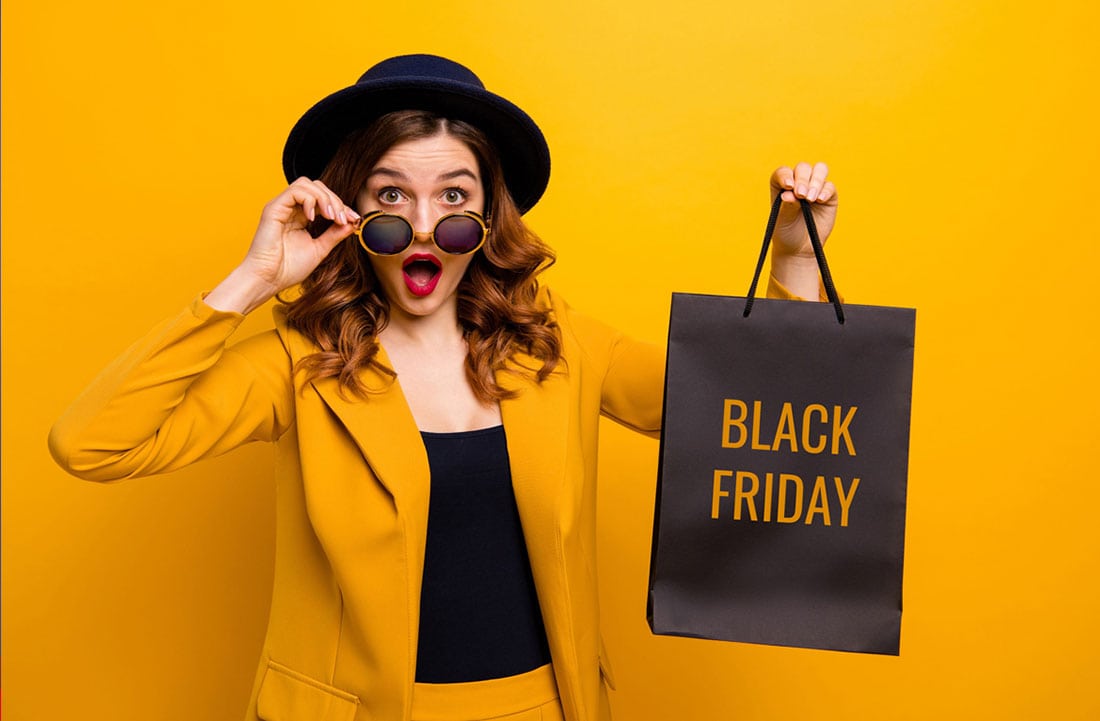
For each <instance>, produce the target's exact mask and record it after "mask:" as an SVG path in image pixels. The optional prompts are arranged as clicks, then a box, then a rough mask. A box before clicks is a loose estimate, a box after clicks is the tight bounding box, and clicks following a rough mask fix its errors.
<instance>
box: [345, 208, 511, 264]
mask: <svg viewBox="0 0 1100 721" xmlns="http://www.w3.org/2000/svg"><path fill="white" fill-rule="evenodd" d="M382 217H388V218H400V219H401V220H402V221H404V223H405V225H406V226H408V228H409V231H410V235H409V242H408V245H406V246H405V247H404V248H402V249H401V250H398V251H396V252H393V253H379V252H378V251H376V250H372V249H371V248H370V247H368V246H367V244H366V242H365V241H364V240H363V228H365V227H367V223H369V222H371V221H372V220H375V219H377V218H382ZM464 217H469V218H473V219H474V220H476V221H477V224H478V225H480V226H481V241H480V242H479V243H478V244H477V245H476V246H475V247H473V248H471V249H470V250H467V251H463V252H461V253H455V252H452V251H449V250H447V249H446V248H444V247H443V246H441V245H440V244H439V242H438V241H437V240H436V239H435V231H436V229H437V228H438V227H439V224H440V223H442V222H443V221H445V220H447V219H448V218H464ZM489 229H490V226H489V221H488V220H487V219H486V218H484V217H483V216H482V215H481V213H478V212H475V211H473V210H463V211H462V212H460V213H447V214H446V215H444V216H443V217H441V218H440V219H439V220H437V221H435V225H433V226H432V232H431V237H432V244H433V245H435V247H437V248H439V250H440V251H442V252H444V253H446V254H447V255H470V254H471V253H476V252H477V251H478V250H480V249H481V246H483V245H485V241H486V240H487V239H488V238H489ZM355 236H356V237H357V238H359V245H360V247H362V248H363V250H365V251H367V252H368V253H370V254H371V255H376V256H378V257H380V258H388V257H392V256H394V255H399V254H401V253H403V252H405V250H407V249H408V247H409V246H410V245H412V244H413V241H415V240H416V228H414V227H413V224H412V223H411V222H409V219H408V218H406V217H405V216H403V215H401V214H400V213H387V212H386V211H384V210H372V211H371V212H369V213H367V214H366V215H364V216H363V217H362V218H361V219H360V220H359V223H358V224H357V225H356V227H355Z"/></svg>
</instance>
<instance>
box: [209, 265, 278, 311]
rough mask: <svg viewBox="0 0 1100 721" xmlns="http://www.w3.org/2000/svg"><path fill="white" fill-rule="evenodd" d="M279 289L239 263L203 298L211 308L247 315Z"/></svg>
mask: <svg viewBox="0 0 1100 721" xmlns="http://www.w3.org/2000/svg"><path fill="white" fill-rule="evenodd" d="M278 291H279V289H278V288H275V287H274V286H273V285H272V284H271V283H269V282H267V281H264V280H263V279H261V278H259V277H257V276H256V275H255V274H253V273H250V272H249V271H248V270H247V269H246V268H245V267H244V266H243V265H239V266H237V267H236V268H234V269H233V271H232V272H231V273H230V274H229V275H228V276H226V277H225V279H224V280H223V281H222V282H221V283H218V285H217V286H216V287H215V288H214V290H212V291H210V293H209V294H207V296H206V298H204V299H203V300H204V301H205V302H206V304H207V305H209V306H210V307H211V308H214V309H216V310H221V311H229V312H233V313H241V314H245V315H247V314H248V313H251V312H252V311H254V310H255V309H256V308H259V307H260V306H261V305H263V304H264V303H266V302H267V301H268V300H270V299H271V298H272V297H274V296H275V294H276V293H277V292H278Z"/></svg>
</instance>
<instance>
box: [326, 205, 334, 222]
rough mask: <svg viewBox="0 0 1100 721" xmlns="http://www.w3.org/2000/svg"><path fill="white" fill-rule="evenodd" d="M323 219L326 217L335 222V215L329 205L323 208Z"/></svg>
mask: <svg viewBox="0 0 1100 721" xmlns="http://www.w3.org/2000/svg"><path fill="white" fill-rule="evenodd" d="M325 217H327V218H328V219H329V220H336V213H335V212H333V210H332V206H331V205H326V206H325Z"/></svg>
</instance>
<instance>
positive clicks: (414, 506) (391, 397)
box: [312, 348, 431, 578]
mask: <svg viewBox="0 0 1100 721" xmlns="http://www.w3.org/2000/svg"><path fill="white" fill-rule="evenodd" d="M377 358H378V361H379V362H380V363H382V364H384V365H386V366H387V367H388V366H389V359H388V358H387V356H386V353H385V351H384V350H382V349H381V348H380V349H379V351H378V356H377ZM362 377H363V380H364V382H365V383H366V385H367V388H368V389H369V393H368V395H367V397H366V398H359V397H356V396H352V395H350V394H341V393H340V387H339V383H338V381H337V379H335V378H331V377H330V378H324V379H321V380H317V381H314V382H313V383H312V385H313V388H314V389H315V390H316V391H317V393H318V395H320V397H321V399H322V400H323V401H324V403H325V405H327V406H328V407H329V409H330V410H331V411H332V412H333V414H335V415H336V417H337V418H338V419H339V420H340V423H341V424H342V425H343V426H344V428H345V430H346V431H347V433H348V435H350V436H351V438H352V439H353V440H354V441H355V445H356V446H357V447H358V449H359V452H360V453H362V455H363V459H364V460H365V461H366V463H367V465H368V466H369V467H370V470H371V472H372V473H373V474H374V477H375V478H376V479H377V480H378V482H379V483H381V484H382V485H383V486H384V487H385V488H386V490H387V491H388V492H389V493H390V495H391V496H392V497H393V500H394V505H395V506H396V508H397V512H398V514H399V515H400V516H401V518H402V519H403V521H404V523H403V525H404V529H403V530H404V531H405V545H406V548H407V549H408V552H409V559H410V561H411V562H412V564H411V566H410V572H411V573H413V574H414V575H415V576H416V577H417V578H419V576H420V574H421V573H422V572H423V567H424V543H425V538H426V537H427V528H428V498H429V489H430V475H431V474H430V470H429V468H428V455H427V452H426V451H425V449H424V443H423V441H422V440H421V437H420V431H419V429H418V428H417V427H416V421H415V420H414V419H413V415H412V412H411V411H410V410H409V405H408V403H407V402H406V401H405V395H404V393H402V391H401V385H400V384H399V383H398V382H397V379H395V378H393V377H391V376H388V375H386V374H384V373H382V372H380V371H378V370H377V369H375V368H369V369H367V370H365V371H363V376H362Z"/></svg>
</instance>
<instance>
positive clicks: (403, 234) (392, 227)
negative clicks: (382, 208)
mask: <svg viewBox="0 0 1100 721" xmlns="http://www.w3.org/2000/svg"><path fill="white" fill-rule="evenodd" d="M362 236H363V244H364V245H366V246H367V247H368V248H370V249H371V250H373V251H374V252H375V253H378V254H379V255H393V254H394V253H400V252H401V251H403V250H404V249H405V248H408V247H409V243H411V242H412V228H410V227H409V224H408V223H406V222H405V221H404V220H403V219H402V218H398V217H396V216H393V215H379V216H376V217H374V218H371V219H370V220H368V221H367V224H366V225H364V226H363V231H362Z"/></svg>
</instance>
